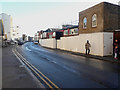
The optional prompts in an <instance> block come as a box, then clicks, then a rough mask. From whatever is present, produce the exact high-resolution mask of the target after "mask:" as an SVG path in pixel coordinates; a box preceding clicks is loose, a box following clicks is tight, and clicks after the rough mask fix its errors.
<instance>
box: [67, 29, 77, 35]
mask: <svg viewBox="0 0 120 90" xmlns="http://www.w3.org/2000/svg"><path fill="white" fill-rule="evenodd" d="M69 34H70V35H74V34H78V28H74V29H70V31H69Z"/></svg>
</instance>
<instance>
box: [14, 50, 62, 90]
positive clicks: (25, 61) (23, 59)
mask: <svg viewBox="0 0 120 90" xmlns="http://www.w3.org/2000/svg"><path fill="white" fill-rule="evenodd" d="M15 52H16V53H17V54H18V55H19V56H20V57H21V58H22V61H24V63H26V64H27V66H28V67H29V68H31V69H32V70H33V71H34V72H35V73H36V74H37V76H38V77H39V78H41V79H42V80H43V81H44V82H45V84H46V85H48V86H49V87H50V88H53V87H52V86H51V85H50V84H49V83H48V82H47V81H46V80H48V81H49V82H50V83H51V84H52V85H53V86H54V87H55V88H57V89H58V90H60V88H59V87H58V86H57V85H55V84H54V83H53V82H52V81H51V80H50V79H49V78H48V77H46V76H45V75H44V74H43V73H42V72H40V71H39V70H38V69H37V68H36V67H35V66H33V65H32V64H31V63H30V62H28V61H27V60H26V59H25V58H24V57H23V56H22V55H21V54H20V53H19V52H18V51H17V50H16V49H14V54H15ZM15 56H16V57H18V56H17V55H16V54H15ZM18 59H19V60H20V58H19V57H18ZM20 61H21V60H20ZM30 65H31V66H30ZM34 69H35V70H36V71H38V72H39V73H40V74H41V75H42V77H41V76H40V75H39V73H37V72H36V71H35V70H34ZM43 77H44V78H45V79H46V80H45V79H44V78H43Z"/></svg>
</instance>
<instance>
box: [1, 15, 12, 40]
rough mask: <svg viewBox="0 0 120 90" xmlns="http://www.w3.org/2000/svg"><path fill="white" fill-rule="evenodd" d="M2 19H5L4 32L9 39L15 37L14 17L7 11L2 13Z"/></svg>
mask: <svg viewBox="0 0 120 90" xmlns="http://www.w3.org/2000/svg"><path fill="white" fill-rule="evenodd" d="M0 19H1V20H3V27H4V33H5V35H6V38H7V40H12V38H13V26H12V17H11V16H10V15H7V14H5V13H2V14H0Z"/></svg>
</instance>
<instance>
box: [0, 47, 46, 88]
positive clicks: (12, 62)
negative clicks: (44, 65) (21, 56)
mask: <svg viewBox="0 0 120 90" xmlns="http://www.w3.org/2000/svg"><path fill="white" fill-rule="evenodd" d="M12 48H13V46H12V45H11V46H8V47H4V48H2V88H3V90H4V89H5V90H6V89H8V88H9V89H11V88H14V89H15V88H26V89H27V88H41V89H42V88H44V86H43V85H42V83H40V82H39V81H38V80H37V78H36V77H34V75H33V74H32V73H31V72H30V70H29V69H27V68H26V66H25V65H22V64H21V62H20V61H19V60H18V59H17V58H16V56H15V55H14V54H13V52H12ZM11 90H12V89H11ZM15 90H16V89H15ZM22 90H23V89H22Z"/></svg>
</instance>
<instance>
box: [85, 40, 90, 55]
mask: <svg viewBox="0 0 120 90" xmlns="http://www.w3.org/2000/svg"><path fill="white" fill-rule="evenodd" d="M90 47H91V44H90V43H89V41H88V40H87V43H85V49H86V55H89V53H90Z"/></svg>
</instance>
